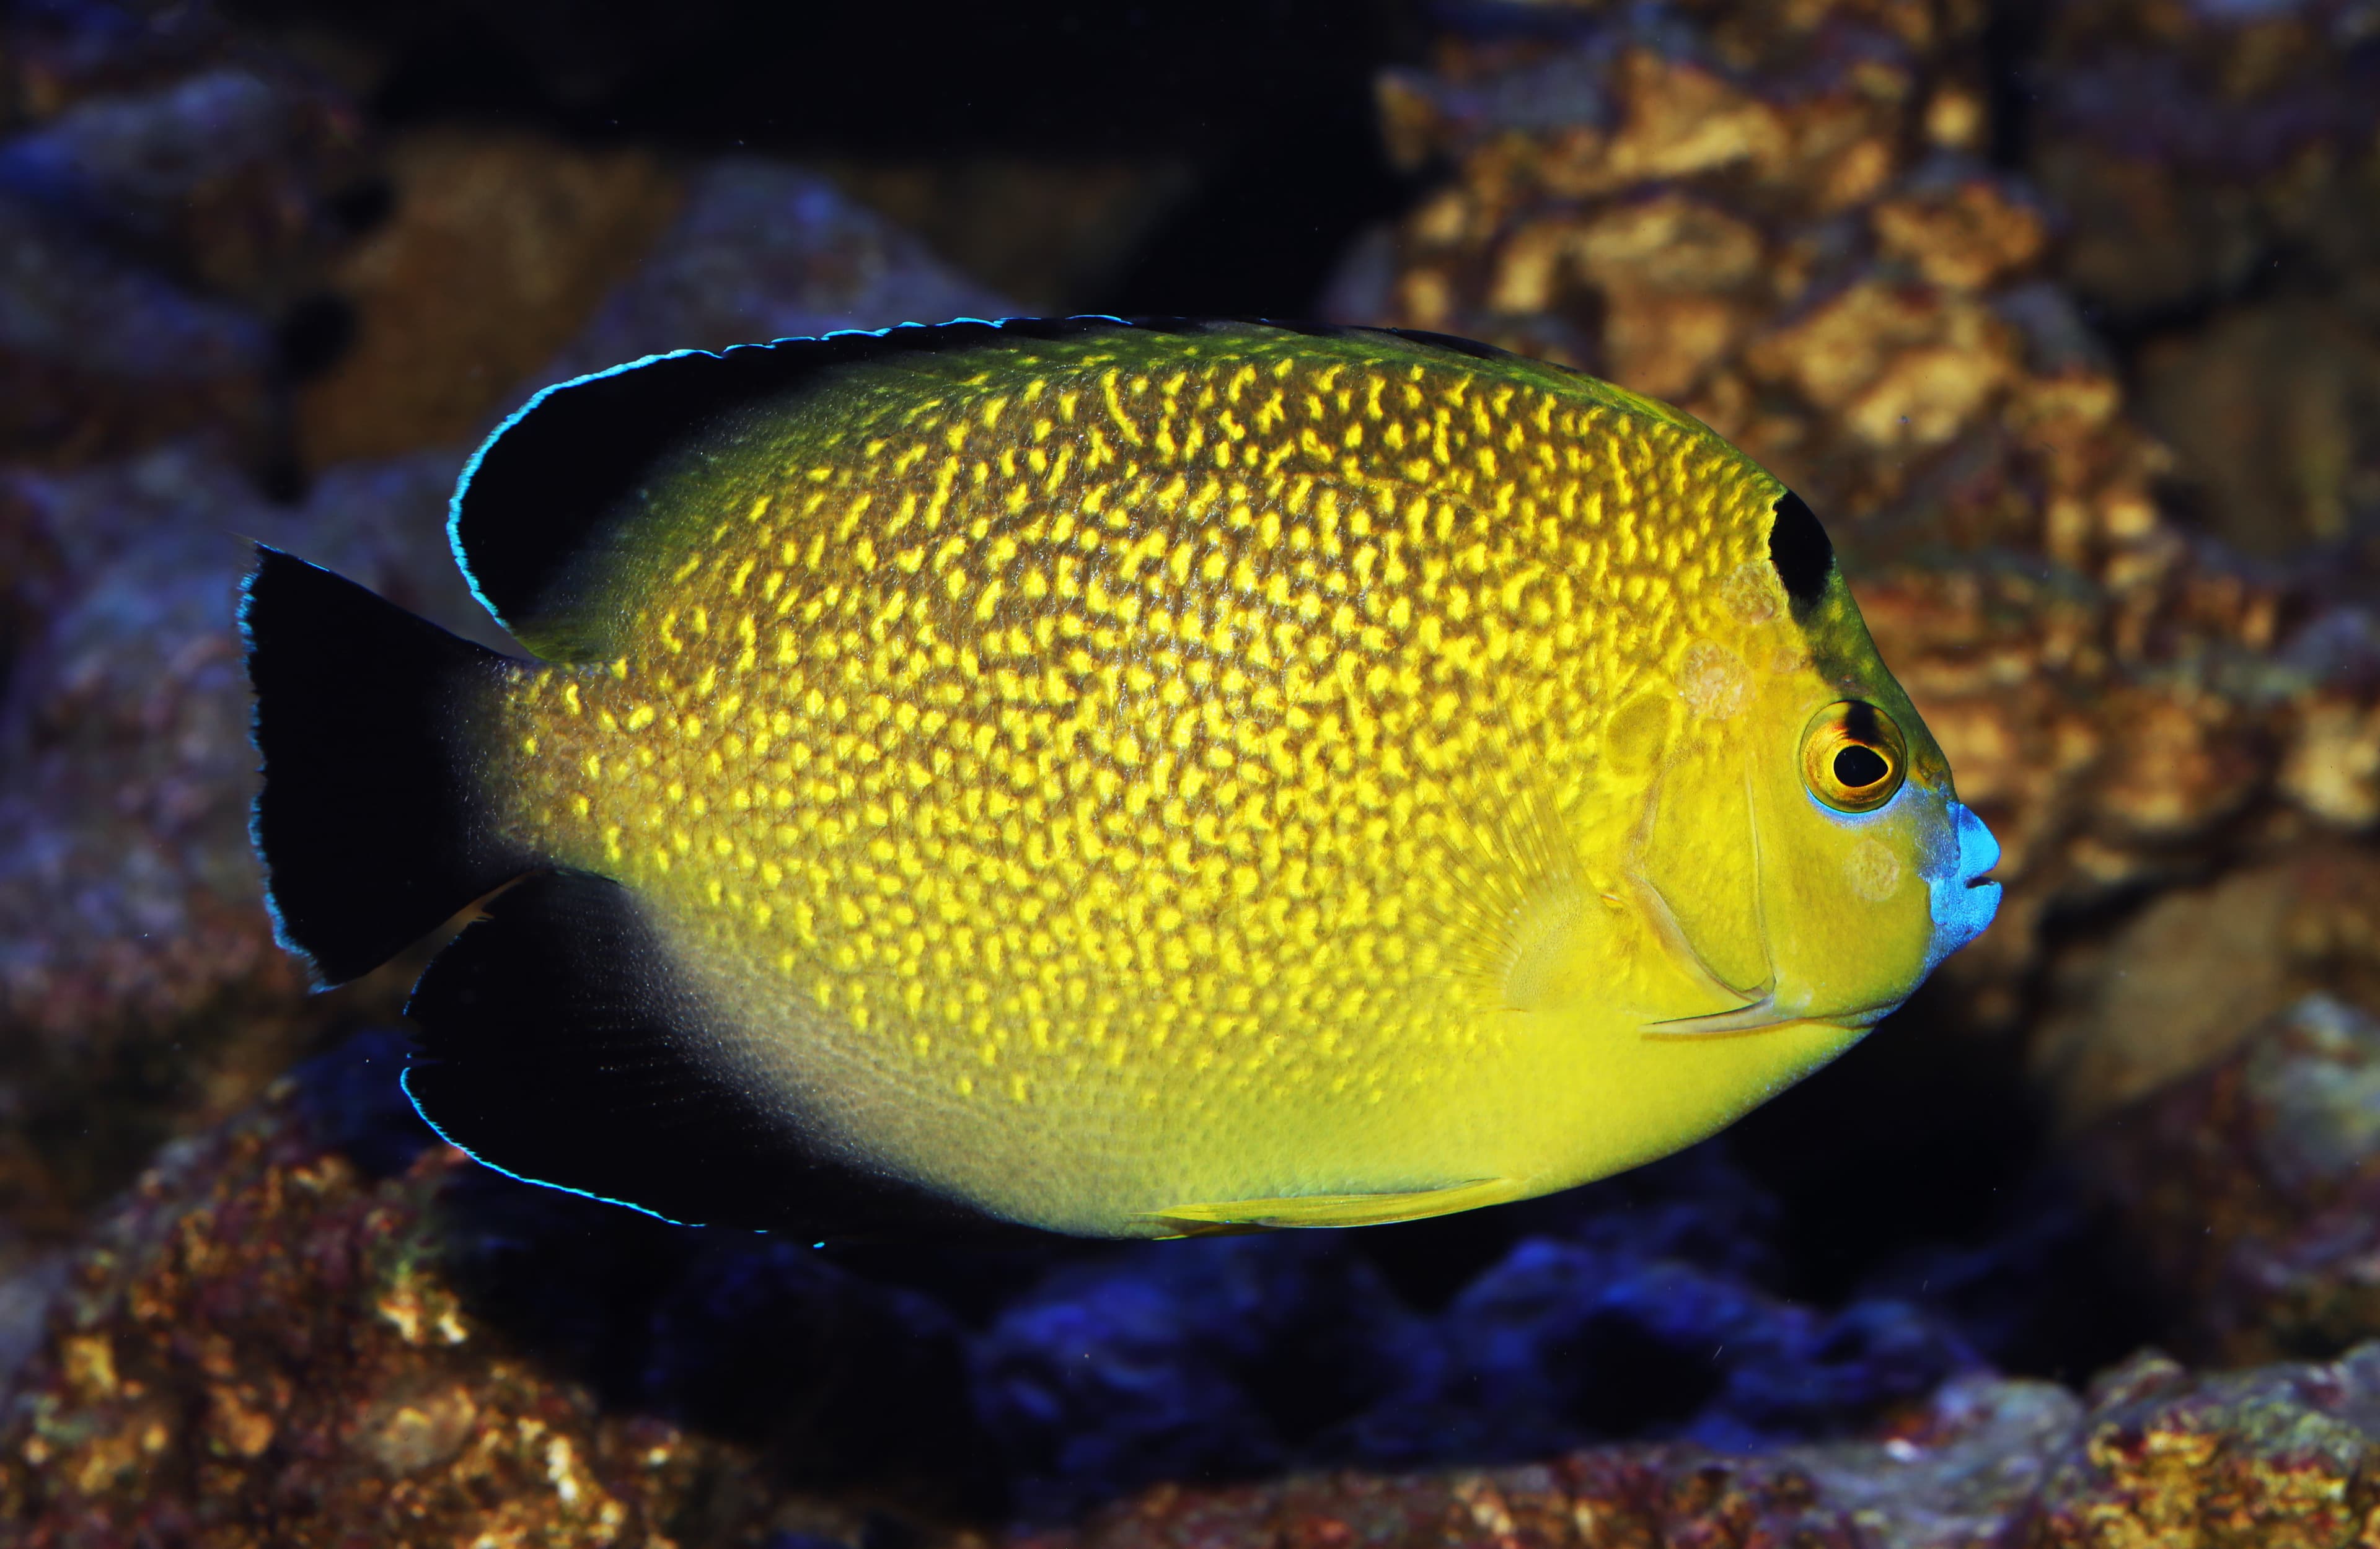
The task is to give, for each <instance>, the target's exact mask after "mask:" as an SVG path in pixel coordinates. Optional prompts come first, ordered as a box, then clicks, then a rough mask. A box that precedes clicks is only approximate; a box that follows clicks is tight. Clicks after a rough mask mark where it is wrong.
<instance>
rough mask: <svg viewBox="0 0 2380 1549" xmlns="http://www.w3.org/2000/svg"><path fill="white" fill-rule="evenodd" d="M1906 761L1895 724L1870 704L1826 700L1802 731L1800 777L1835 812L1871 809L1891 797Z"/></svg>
mask: <svg viewBox="0 0 2380 1549" xmlns="http://www.w3.org/2000/svg"><path fill="white" fill-rule="evenodd" d="M1908 767H1909V747H1908V744H1906V743H1904V742H1903V741H1902V740H1901V736H1900V727H1898V726H1896V725H1894V724H1893V722H1892V718H1891V717H1890V716H1888V715H1887V714H1885V713H1884V712H1883V711H1882V710H1880V709H1877V708H1876V707H1875V706H1874V705H1869V704H1864V703H1862V702H1861V701H1859V700H1857V699H1846V700H1844V701H1843V702H1841V703H1840V704H1836V705H1828V707H1827V708H1825V709H1823V710H1820V711H1819V712H1818V713H1817V714H1816V715H1815V716H1813V717H1812V718H1811V720H1810V728H1809V730H1808V731H1806V732H1803V733H1802V779H1803V782H1804V783H1806V784H1807V785H1808V786H1809V788H1810V793H1811V794H1812V795H1814V796H1815V797H1817V798H1818V800H1820V801H1822V802H1824V803H1826V804H1827V805H1828V806H1830V807H1833V808H1834V809H1835V810H1836V811H1837V812H1874V811H1875V810H1876V808H1877V807H1880V806H1882V805H1884V804H1885V803H1887V802H1888V801H1890V800H1892V796H1893V793H1894V792H1896V791H1899V790H1900V781H1901V777H1902V775H1903V774H1904V773H1905V772H1906V770H1907V769H1908Z"/></svg>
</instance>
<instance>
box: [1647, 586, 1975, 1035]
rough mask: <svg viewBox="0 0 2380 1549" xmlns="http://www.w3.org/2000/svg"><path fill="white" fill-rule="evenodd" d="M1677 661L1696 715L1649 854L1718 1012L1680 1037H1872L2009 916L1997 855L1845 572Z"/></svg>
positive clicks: (1662, 911)
mask: <svg viewBox="0 0 2380 1549" xmlns="http://www.w3.org/2000/svg"><path fill="white" fill-rule="evenodd" d="M1753 614H1754V615H1755V616H1752V617H1749V618H1747V617H1744V616H1743V613H1742V611H1738V613H1737V614H1736V615H1733V616H1731V617H1730V616H1729V615H1725V614H1721V615H1720V619H1721V622H1720V623H1718V624H1717V625H1714V626H1712V627H1710V628H1708V629H1706V632H1705V633H1704V634H1703V635H1700V636H1698V637H1697V638H1695V639H1693V640H1690V641H1688V642H1687V643H1686V644H1685V645H1684V646H1683V647H1682V648H1681V650H1680V651H1679V652H1678V653H1677V656H1676V660H1675V662H1674V664H1673V670H1672V674H1671V676H1672V681H1673V682H1674V683H1675V684H1676V685H1677V689H1676V692H1677V695H1678V696H1679V698H1680V699H1681V700H1682V702H1684V703H1685V704H1686V705H1687V706H1688V707H1689V708H1690V709H1691V710H1693V711H1694V712H1695V713H1691V714H1689V715H1686V716H1684V717H1682V718H1681V720H1680V721H1679V722H1678V724H1677V726H1676V735H1675V736H1674V738H1673V740H1672V741H1671V742H1670V745H1669V747H1668V748H1667V750H1666V755H1665V756H1664V759H1663V761H1662V762H1663V767H1662V768H1661V771H1660V776H1659V779H1658V783H1657V786H1656V788H1655V790H1654V793H1653V795H1652V798H1651V800H1650V802H1649V803H1648V812H1647V816H1646V818H1645V827H1644V831H1643V837H1642V841H1641V842H1640V843H1639V844H1638V845H1637V847H1636V849H1635V852H1634V862H1635V864H1634V865H1633V875H1634V877H1635V878H1636V879H1637V881H1638V883H1639V887H1640V891H1641V892H1642V893H1643V894H1644V895H1645V900H1646V905H1645V906H1646V908H1647V910H1648V911H1649V913H1650V914H1651V916H1652V917H1653V920H1654V924H1655V926H1656V928H1657V930H1658V932H1659V933H1660V934H1661V935H1663V936H1664V937H1665V938H1666V939H1667V941H1668V942H1669V944H1670V954H1669V955H1670V957H1671V958H1672V959H1673V960H1674V961H1676V962H1680V963H1682V968H1683V976H1684V977H1685V978H1687V979H1689V980H1695V981H1699V983H1700V985H1701V986H1702V988H1703V990H1704V995H1703V996H1702V1005H1703V1006H1704V1007H1706V1008H1707V1009H1697V1010H1693V1011H1691V1012H1689V1013H1687V1014H1682V1015H1659V1014H1657V1015H1654V1016H1651V1017H1648V1018H1647V1019H1646V1020H1647V1023H1648V1028H1647V1030H1648V1031H1650V1032H1653V1033H1656V1034H1658V1035H1712V1034H1729V1033H1755V1032H1759V1031H1762V1030H1765V1029H1769V1028H1775V1027H1779V1026H1784V1025H1787V1024H1789V1023H1803V1024H1823V1025H1826V1026H1830V1027H1834V1028H1840V1029H1842V1030H1844V1031H1845V1032H1847V1033H1857V1032H1860V1031H1864V1030H1865V1029H1866V1028H1867V1027H1870V1026H1873V1025H1874V1024H1875V1023H1876V1022H1878V1021H1880V1020H1881V1019H1882V1018H1883V1017H1884V1016H1885V1015H1886V1014H1887V1013H1888V1012H1889V1011H1891V1010H1894V1009H1895V1008H1896V1007H1898V1006H1900V1004H1901V1003H1902V1002H1903V1001H1904V1000H1906V999H1907V998H1909V996H1910V995H1911V994H1912V993H1913V992H1914V991H1915V990H1916V988H1917V986H1919V985H1920V984H1922V983H1923V982H1924V981H1925V977H1926V975H1927V974H1931V973H1932V972H1933V970H1934V968H1935V966H1936V965H1937V964H1938V963H1939V962H1941V961H1942V960H1943V959H1944V958H1945V957H1948V956H1949V954H1950V953H1951V952H1954V951H1956V950H1959V949H1960V948H1961V947H1962V946H1964V945H1966V944H1967V943H1968V942H1969V941H1972V940H1973V939H1974V938H1976V937H1977V936H1979V935H1980V934H1982V932H1983V930H1984V928H1985V926H1988V925H1989V924H1990V923H1991V921H1992V917H1993V915H1994V914H1995V913H1996V912H1997V911H1998V906H1999V899H2000V885H1999V884H1998V882H1996V881H1993V880H1991V879H1990V878H1989V877H1988V875H1987V874H1988V873H1989V872H1990V871H1991V869H1992V867H1993V866H1994V865H1997V864H1998V859H1999V846H1998V843H1997V842H1996V841H1994V839H1993V838H1992V835H1991V831H1990V829H1987V828H1986V827H1985V824H1984V822H1983V820H1982V819H1981V818H1980V817H1976V816H1975V814H1974V813H1973V811H1972V810H1971V809H1969V808H1968V807H1967V806H1966V805H1964V804H1963V803H1961V801H1960V800H1959V798H1958V793H1957V790H1956V788H1955V786H1954V785H1953V784H1952V781H1951V776H1950V766H1949V760H1948V759H1947V758H1946V757H1945V756H1943V753H1942V749H1941V746H1940V744H1937V742H1936V741H1935V739H1934V736H1933V734H1932V733H1931V732H1929V731H1928V730H1927V729H1926V726H1925V720H1924V718H1923V717H1921V716H1920V715H1919V714H1918V713H1917V708H1916V707H1915V706H1914V705H1913V704H1912V703H1911V702H1910V699H1909V696H1908V695H1907V694H1906V693H1905V692H1903V691H1902V689H1901V686H1900V684H1899V683H1898V682H1897V681H1896V680H1895V679H1894V677H1893V675H1892V673H1891V672H1890V671H1889V670H1888V669H1887V668H1886V666H1885V664H1884V661H1883V660H1882V658H1881V657H1880V656H1879V655H1878V654H1877V652H1876V645H1875V642H1874V641H1873V640H1872V639H1871V638H1870V637H1869V635H1868V632H1867V626H1866V624H1865V623H1864V621H1863V620H1862V619H1861V617H1860V613H1859V609H1858V605H1857V604H1856V603H1855V602H1854V601H1853V600H1852V595H1851V591H1850V589H1849V587H1847V586H1846V585H1845V584H1844V582H1843V579H1842V577H1841V575H1840V573H1838V572H1835V571H1834V570H1832V568H1831V567H1829V569H1828V573H1827V575H1826V577H1825V581H1824V584H1823V587H1812V588H1811V593H1810V595H1807V596H1805V597H1804V598H1803V599H1796V600H1793V601H1791V605H1789V606H1784V607H1779V608H1775V609H1771V610H1767V611H1761V610H1757V609H1755V610H1753Z"/></svg>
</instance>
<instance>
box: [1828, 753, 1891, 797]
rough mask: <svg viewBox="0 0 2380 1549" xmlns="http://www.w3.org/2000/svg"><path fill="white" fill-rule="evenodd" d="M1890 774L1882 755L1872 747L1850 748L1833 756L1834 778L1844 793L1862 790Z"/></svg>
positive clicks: (1889, 768)
mask: <svg viewBox="0 0 2380 1549" xmlns="http://www.w3.org/2000/svg"><path fill="white" fill-rule="evenodd" d="M1891 772H1892V766H1891V765H1890V764H1888V763H1887V762H1885V758H1884V755H1883V754H1881V753H1878V752H1877V751H1876V749H1874V748H1872V747H1859V746H1852V747H1847V748H1845V749H1843V750H1842V751H1841V752H1840V753H1838V754H1836V755H1835V778H1836V779H1837V780H1839V781H1842V783H1843V789H1844V790H1846V791H1859V790H1864V789H1865V788H1866V787H1868V786H1871V785H1874V784H1875V783H1876V781H1879V780H1882V779H1883V778H1884V777H1885V776H1887V775H1888V774H1890V773H1891Z"/></svg>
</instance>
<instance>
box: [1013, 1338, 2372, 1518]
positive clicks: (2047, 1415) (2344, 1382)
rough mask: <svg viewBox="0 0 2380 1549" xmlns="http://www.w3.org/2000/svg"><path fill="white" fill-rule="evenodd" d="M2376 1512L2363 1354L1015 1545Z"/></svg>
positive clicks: (1311, 1482) (1286, 1484) (1136, 1506)
mask: <svg viewBox="0 0 2380 1549" xmlns="http://www.w3.org/2000/svg"><path fill="white" fill-rule="evenodd" d="M2375 1510H2380V1346H2365V1347H2362V1349H2358V1350H2357V1351H2355V1352H2353V1353H2352V1354H2350V1356H2348V1357H2347V1358H2346V1359H2344V1360H2341V1361H2338V1362H2337V1363H2335V1364H2330V1365H2322V1366H2274V1367H2264V1368H2259V1369H2257V1370H2253V1371H2249V1372H2240V1373H2230V1374H2220V1375H2213V1376H2193V1375H2192V1374H2189V1373H2187V1372H2185V1371H2183V1370H2182V1369H2181V1368H2180V1367H2179V1366H2177V1365H2175V1364H2174V1363H2173V1362H2172V1361H2169V1360H2167V1359H2166V1358H2164V1357H2162V1356H2158V1355H2155V1354H2153V1353H2152V1354H2144V1355H2143V1356H2141V1357H2138V1358H2136V1359H2135V1360H2133V1361H2130V1362H2128V1363H2127V1364H2125V1365H2124V1366H2122V1367H2119V1368H2118V1369H2117V1370H2115V1371H2113V1372H2110V1373H2109V1374H2107V1375H2106V1376H2105V1377H2103V1378H2102V1379H2101V1381H2100V1382H2099V1383H2098V1384H2097V1385H2095V1386H2094V1388H2093V1390H2092V1392H2091V1393H2090V1395H2089V1396H2088V1398H2087V1399H2086V1400H2085V1401H2083V1402H2078V1401H2077V1400H2076V1398H2074V1396H2073V1395H2071V1394H2070V1393H2068V1392H2066V1391H2065V1390H2064V1389H2062V1388H2058V1387H2056V1386H2051V1385H2048V1384H2045V1383H2022V1382H2008V1381H2004V1380H2001V1379H1998V1378H1988V1377H1985V1378H1974V1379H1969V1380H1965V1381H1962V1382H1959V1383H1954V1384H1951V1385H1949V1386H1945V1387H1944V1388H1943V1389H1942V1390H1941V1392H1940V1393H1938V1394H1937V1396H1936V1397H1935V1398H1934V1400H1933V1401H1932V1403H1931V1404H1929V1405H1927V1406H1925V1407H1924V1408H1922V1409H1919V1410H1912V1411H1910V1412H1909V1413H1908V1414H1907V1415H1906V1416H1904V1418H1903V1419H1902V1421H1901V1422H1900V1423H1899V1424H1897V1425H1896V1426H1894V1427H1893V1428H1892V1429H1891V1430H1890V1431H1889V1432H1888V1434H1886V1435H1884V1436H1882V1437H1880V1438H1878V1439H1876V1440H1873V1441H1865V1442H1858V1443H1840V1444H1834V1445H1830V1446H1815V1447H1788V1448H1782V1449H1779V1450H1778V1451H1776V1452H1773V1453H1769V1454H1764V1455H1754V1456H1746V1455H1740V1454H1739V1455H1727V1454H1718V1453H1712V1452H1707V1451H1705V1450H1703V1449H1701V1448H1698V1447H1693V1446H1676V1445H1670V1446H1615V1447H1599V1448H1593V1449H1588V1450H1585V1451H1581V1452H1576V1453H1572V1454H1570V1455H1568V1456H1565V1457H1563V1458H1559V1459H1557V1460H1555V1461H1552V1462H1549V1463H1537V1464H1529V1465H1525V1466H1522V1467H1518V1468H1511V1469H1500V1470H1463V1471H1455V1472H1449V1473H1436V1474H1419V1475H1405V1476H1387V1477H1382V1476H1378V1475H1364V1474H1356V1473H1342V1474H1335V1475H1309V1476H1302V1477H1295V1478H1292V1479H1289V1480H1286V1481H1283V1482H1278V1483H1271V1484H1263V1485H1249V1486H1242V1487H1238V1488H1233V1489H1224V1490H1212V1489H1184V1488H1181V1487H1178V1486H1162V1487H1160V1488H1158V1489H1156V1490H1152V1491H1149V1492H1147V1493H1146V1494H1144V1495H1140V1496H1139V1497H1137V1498H1136V1499H1135V1500H1133V1501H1130V1502H1128V1503H1125V1504H1123V1505H1120V1506H1118V1507H1112V1508H1110V1509H1108V1510H1106V1511H1103V1512H1101V1513H1099V1514H1097V1515H1095V1516H1094V1517H1093V1518H1091V1519H1089V1520H1088V1521H1087V1523H1085V1524H1084V1525H1083V1526H1082V1527H1081V1528H1079V1529H1076V1530H1073V1531H1055V1532H1047V1533H1041V1534H1037V1535H1031V1536H1028V1537H1026V1538H1024V1539H1022V1540H1020V1541H1018V1542H1019V1546H1020V1549H1173V1546H1186V1545H1192V1544H1210V1543H1276V1544H1361V1545H1367V1546H1373V1549H1401V1546H1404V1545H1414V1546H1421V1545H1442V1544H1462V1545H1471V1544H1477V1545H1482V1546H1487V1545H1495V1546H1509V1545H1512V1544H1529V1545H1545V1546H1548V1549H1552V1546H1561V1549H1621V1546H1629V1549H1633V1546H1636V1545H1641V1544H1654V1543H1681V1544H1682V1543H1692V1544H1696V1545H1712V1546H1715V1549H1718V1546H1729V1549H1754V1546H1755V1545H1769V1544H1785V1543H1791V1544H1797V1545H1810V1546H1813V1549H1816V1546H1822V1545H1823V1546H1828V1549H1833V1546H1837V1545H1840V1546H1843V1549H1854V1546H1856V1549H1985V1546H1989V1545H2001V1544H2023V1545H2027V1546H2028V1549H2053V1546H2057V1549H2065V1546H2068V1545H2072V1546H2076V1549H2082V1546H2085V1545H2088V1546H2091V1549H2116V1546H2119V1545H2131V1544H2143V1545H2146V1544H2200V1545H2209V1546H2212V1545H2217V1544H2237V1545H2240V1546H2241V1549H2246V1546H2248V1545H2252V1544H2253V1545H2257V1546H2259V1549H2266V1546H2270V1549H2279V1546H2283V1545H2287V1546H2291V1549H2299V1546H2302V1549H2315V1546H2317V1545H2320V1546H2325V1549H2328V1546H2337V1549H2349V1546H2350V1545H2360V1544H2366V1543H2372V1542H2374V1539H2373V1536H2372V1535H2373V1521H2374V1519H2373V1513H2374V1511H2375Z"/></svg>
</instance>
